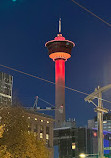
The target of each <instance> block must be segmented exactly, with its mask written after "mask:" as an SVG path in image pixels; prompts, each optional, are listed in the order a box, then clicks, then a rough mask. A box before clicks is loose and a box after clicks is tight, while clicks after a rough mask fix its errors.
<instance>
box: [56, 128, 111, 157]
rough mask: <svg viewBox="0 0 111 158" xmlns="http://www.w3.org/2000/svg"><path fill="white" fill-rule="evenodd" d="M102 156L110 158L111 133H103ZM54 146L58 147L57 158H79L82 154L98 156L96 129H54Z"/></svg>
mask: <svg viewBox="0 0 111 158" xmlns="http://www.w3.org/2000/svg"><path fill="white" fill-rule="evenodd" d="M103 136H104V154H105V155H106V157H109V156H111V150H106V149H108V148H109V147H110V146H111V133H110V132H104V135H103ZM54 145H56V146H57V145H58V149H59V158H80V156H79V155H80V154H81V153H84V154H87V155H89V156H91V155H93V154H95V157H96V158H97V154H98V138H97V130H96V129H88V128H76V127H75V128H74V127H69V128H68V127H63V128H58V129H57V128H56V129H54Z"/></svg>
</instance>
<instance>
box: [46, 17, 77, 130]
mask: <svg viewBox="0 0 111 158" xmlns="http://www.w3.org/2000/svg"><path fill="white" fill-rule="evenodd" d="M45 46H46V47H47V48H48V52H49V57H50V58H51V59H53V61H55V106H56V110H55V127H61V126H62V124H63V122H64V121H65V61H67V59H69V58H70V57H71V50H72V48H73V47H74V46H75V44H74V43H73V42H72V41H69V40H66V39H65V37H63V36H62V34H61V19H60V20H59V34H58V35H57V37H55V38H54V40H51V41H48V42H47V43H46V44H45Z"/></svg>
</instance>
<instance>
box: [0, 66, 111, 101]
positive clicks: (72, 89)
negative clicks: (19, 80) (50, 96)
mask: <svg viewBox="0 0 111 158" xmlns="http://www.w3.org/2000/svg"><path fill="white" fill-rule="evenodd" d="M0 66H1V67H4V68H7V69H10V70H12V71H15V72H19V73H21V74H24V75H26V76H30V77H33V78H36V79H39V80H42V81H45V82H48V83H51V84H53V85H56V83H55V82H52V81H49V80H46V79H44V78H41V77H38V76H35V75H32V74H29V73H26V72H24V71H21V70H17V69H14V68H12V67H9V66H6V65H2V64H0ZM60 86H61V85H60ZM64 87H65V88H66V89H69V90H71V91H75V92H77V93H80V94H84V95H87V96H88V95H89V94H88V93H85V92H82V91H79V90H77V89H74V88H70V87H67V86H64ZM93 97H94V96H93ZM95 98H98V99H101V100H102V101H105V102H108V103H111V101H109V100H106V99H103V98H99V97H97V96H95Z"/></svg>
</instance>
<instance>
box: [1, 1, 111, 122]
mask: <svg viewBox="0 0 111 158" xmlns="http://www.w3.org/2000/svg"><path fill="white" fill-rule="evenodd" d="M77 2H79V3H80V4H82V5H83V6H85V7H86V8H88V9H90V10H91V11H92V12H94V13H95V14H97V15H98V16H100V17H101V18H103V19H104V20H106V21H107V22H109V23H111V9H110V7H111V1H110V0H107V1H104V0H98V1H97V0H90V1H89V0H85V1H82V0H77ZM60 17H61V18H62V34H63V36H64V37H66V39H69V40H71V41H73V42H74V43H75V44H76V46H75V48H73V50H72V57H71V58H70V59H69V60H68V61H67V62H66V86H68V87H71V88H74V89H77V90H80V91H83V92H86V93H91V92H93V91H94V89H95V87H97V86H98V85H100V86H105V85H107V84H109V83H111V27H109V26H107V25H106V24H104V23H102V22H101V21H100V20H99V19H97V18H96V17H94V16H92V15H90V14H89V13H87V12H86V11H84V10H83V9H81V8H79V7H78V6H77V5H76V4H74V3H73V2H72V1H71V0H55V1H53V0H47V1H44V0H43V1H39V0H16V1H15V2H14V1H12V0H0V64H3V65H7V66H10V67H13V68H15V69H18V70H22V71H24V72H27V73H30V74H33V75H36V76H39V77H42V78H44V79H47V80H50V81H52V82H54V62H53V61H52V60H51V59H50V58H49V57H48V51H47V49H46V48H45V43H46V42H47V41H48V40H52V39H54V37H55V36H56V35H57V33H58V20H59V18H60ZM0 71H4V72H6V73H9V74H11V75H13V76H14V85H13V91H14V93H15V94H16V96H17V97H19V99H20V101H21V102H22V103H23V105H24V106H33V104H34V100H35V96H37V95H38V96H39V97H40V98H42V99H44V100H46V101H48V102H50V103H51V104H54V102H55V101H54V98H55V96H54V95H55V94H54V93H55V88H54V85H52V84H50V83H46V82H44V81H41V80H38V79H35V78H31V77H28V76H25V75H22V74H19V73H17V72H14V71H11V70H8V69H5V68H2V67H0ZM84 97H86V96H85V95H83V94H79V93H77V92H73V91H70V90H67V89H66V118H67V119H68V118H69V117H70V118H75V119H76V121H77V124H78V125H86V124H87V120H88V119H92V118H93V117H94V116H95V115H96V113H94V106H93V105H92V104H89V103H86V102H85V101H84ZM110 97H111V95H110V92H108V93H107V94H105V95H104V98H105V99H107V100H111V99H110ZM38 104H39V106H41V107H45V106H48V105H46V104H45V103H43V102H41V101H39V102H38ZM104 107H108V108H110V109H111V104H108V103H105V102H104ZM52 114H53V113H52Z"/></svg>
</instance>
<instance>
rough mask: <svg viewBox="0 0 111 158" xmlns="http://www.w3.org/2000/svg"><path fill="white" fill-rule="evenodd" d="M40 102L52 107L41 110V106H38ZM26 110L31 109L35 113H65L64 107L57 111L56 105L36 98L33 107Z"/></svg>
mask: <svg viewBox="0 0 111 158" xmlns="http://www.w3.org/2000/svg"><path fill="white" fill-rule="evenodd" d="M38 100H41V101H43V102H44V103H46V104H48V105H50V107H45V108H41V107H40V106H38ZM26 109H30V110H33V111H53V110H59V112H60V113H63V105H61V106H60V108H59V109H57V108H56V107H55V106H54V105H52V104H50V103H49V102H47V101H46V100H44V99H42V98H40V97H38V96H36V97H35V102H34V105H33V107H26Z"/></svg>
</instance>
